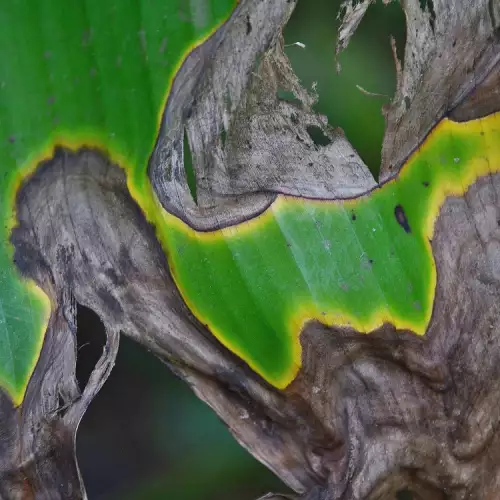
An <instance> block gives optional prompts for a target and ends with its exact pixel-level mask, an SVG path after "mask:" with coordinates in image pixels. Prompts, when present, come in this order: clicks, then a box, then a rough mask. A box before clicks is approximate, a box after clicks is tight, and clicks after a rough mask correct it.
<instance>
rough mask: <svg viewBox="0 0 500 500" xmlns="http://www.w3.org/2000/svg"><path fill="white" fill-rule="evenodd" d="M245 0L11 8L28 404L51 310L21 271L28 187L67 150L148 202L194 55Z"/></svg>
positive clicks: (8, 177) (4, 35)
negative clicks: (169, 111)
mask: <svg viewBox="0 0 500 500" xmlns="http://www.w3.org/2000/svg"><path fill="white" fill-rule="evenodd" d="M234 5H235V0H208V1H206V2H197V1H194V0H192V1H188V0H168V1H164V0H150V1H148V2H138V1H137V0H120V1H109V0H105V1H102V0H78V1H77V0H74V1H71V2H65V1H62V0H6V1H5V2H3V3H2V6H1V7H0V25H1V26H2V30H1V32H0V54H2V63H1V65H0V154H1V158H2V161H1V164H0V172H1V177H0V178H1V183H0V190H1V191H0V192H1V194H0V196H1V204H0V210H1V217H2V218H3V224H2V225H1V226H0V243H1V244H0V274H1V281H0V386H2V387H3V388H4V389H5V390H6V391H7V392H8V393H9V394H10V396H11V397H12V399H13V401H14V402H15V403H16V404H19V403H20V402H21V401H22V398H23V395H24V392H25V390H26V386H27V383H28V380H29V377H30V375H31V373H32V371H33V369H34V366H35V363H36V360H37V359H38V355H39V352H40V349H41V345H42V341H43V335H44V332H45V329H46V326H47V322H48V316H49V313H50V304H49V301H48V299H47V297H46V296H45V294H43V292H41V290H40V289H38V288H37V287H36V285H35V284H34V283H32V282H27V281H26V280H23V279H21V277H20V275H19V273H18V272H17V270H16V269H15V267H14V265H13V248H12V246H11V245H10V244H9V237H10V231H11V229H12V227H13V225H14V224H15V218H14V216H13V215H14V213H13V207H14V202H15V194H16V191H17V189H18V187H19V185H20V182H21V180H22V179H23V178H25V177H26V176H27V175H29V173H31V172H32V171H33V170H34V169H35V168H36V166H37V165H38V164H39V162H40V161H42V160H44V159H47V158H50V157H51V156H52V155H53V151H54V147H55V146H56V145H61V146H65V147H68V148H71V149H77V148H79V147H83V146H89V147H97V148H99V149H101V150H102V151H104V152H106V153H107V154H108V155H109V157H110V158H111V159H112V160H113V161H115V162H117V163H118V164H119V165H121V166H122V167H123V168H125V169H126V171H127V174H128V184H129V188H130V189H131V192H132V193H133V194H134V195H135V197H136V198H137V199H139V198H141V200H142V202H143V203H142V205H143V207H144V206H147V205H148V203H150V200H151V199H150V194H151V193H150V191H149V189H150V187H149V183H148V181H147V176H146V168H147V160H148V157H149V154H150V153H151V151H152V148H153V144H154V141H155V138H156V135H157V132H158V127H159V121H160V117H161V113H162V111H163V107H164V103H165V99H166V96H167V93H168V89H169V85H170V83H171V81H172V78H173V76H174V74H175V72H176V71H177V69H178V67H179V66H180V64H181V62H182V60H183V57H184V56H185V55H186V53H187V52H189V50H191V49H192V48H193V46H194V45H196V44H198V43H201V42H202V41H203V40H204V39H205V38H206V37H207V36H208V35H209V34H210V33H211V32H213V30H214V29H216V27H217V26H219V25H220V24H221V22H223V21H224V20H225V19H227V17H228V15H229V14H230V12H231V11H232V9H233V8H234Z"/></svg>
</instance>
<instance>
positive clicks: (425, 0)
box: [420, 0, 436, 31]
mask: <svg viewBox="0 0 500 500" xmlns="http://www.w3.org/2000/svg"><path fill="white" fill-rule="evenodd" d="M420 8H421V9H422V10H423V11H424V12H428V13H429V15H430V23H431V28H432V31H434V24H435V23H436V11H435V10H434V1H433V0H420Z"/></svg>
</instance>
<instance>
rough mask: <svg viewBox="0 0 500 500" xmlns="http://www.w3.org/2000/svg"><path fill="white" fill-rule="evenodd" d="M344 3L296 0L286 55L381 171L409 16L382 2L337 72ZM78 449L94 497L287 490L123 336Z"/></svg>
mask: <svg viewBox="0 0 500 500" xmlns="http://www.w3.org/2000/svg"><path fill="white" fill-rule="evenodd" d="M166 1H168V0H166ZM197 1H200V2H202V1H204V0H197ZM339 4H340V2H339V1H338V0H300V1H299V4H298V7H297V9H296V10H295V12H294V14H293V17H292V18H291V20H290V22H289V24H288V26H287V28H286V31H285V42H286V44H293V43H294V42H297V41H298V42H302V43H304V44H305V45H306V48H305V49H301V48H299V47H297V46H294V45H291V46H288V47H287V48H286V51H287V54H288V56H289V57H290V59H291V61H292V65H293V68H294V70H295V71H296V73H297V74H298V76H299V77H300V79H301V80H302V82H303V85H304V86H305V87H307V88H309V89H310V88H311V87H312V85H313V84H315V85H316V89H317V91H318V93H319V101H318V103H317V106H316V109H317V111H318V112H320V113H322V114H325V115H326V116H327V117H328V120H329V123H330V124H331V125H332V126H334V127H341V128H342V129H343V130H344V132H345V134H346V136H347V137H348V139H349V140H350V141H351V143H352V144H353V145H354V147H355V148H356V149H357V150H358V151H359V153H360V154H361V156H362V158H363V159H364V160H365V162H366V163H367V164H368V166H369V167H370V169H371V170H372V172H374V174H375V175H376V174H377V172H378V169H379V163H380V147H381V143H382V136H383V130H384V120H383V117H382V114H381V107H382V106H383V105H384V104H388V103H389V102H390V98H391V96H392V95H393V94H394V90H395V83H396V75H395V67H394V62H393V58H392V52H391V47H390V36H391V35H392V36H394V37H395V38H396V40H397V46H398V52H399V54H400V57H402V52H403V44H404V16H403V13H402V11H401V8H400V6H399V3H398V2H394V3H392V4H390V5H389V6H384V5H383V4H382V2H381V0H378V2H377V3H376V4H375V5H374V6H372V7H371V8H370V9H369V11H368V14H367V16H366V17H365V18H364V19H363V21H362V23H361V26H360V29H359V31H358V32H357V34H356V35H355V37H354V38H353V40H352V42H351V45H350V46H349V48H348V49H347V50H346V51H345V52H344V53H343V54H342V56H341V57H340V63H341V65H342V72H341V73H340V74H337V72H336V62H335V41H336V31H337V27H338V20H337V15H338V9H339ZM315 82H316V83H315ZM357 85H359V86H361V87H362V88H363V89H365V90H366V91H368V92H371V93H376V94H382V97H380V96H379V97H374V96H369V95H367V94H366V93H364V92H362V91H361V90H360V89H359V88H358V87H357ZM384 96H385V97H384ZM78 316H79V317H78V320H79V325H78V336H79V347H78V349H79V350H78V353H79V361H78V367H77V374H78V377H79V380H80V381H81V382H82V383H85V379H86V378H87V377H88V375H89V374H90V371H91V370H92V367H93V366H94V364H95V362H96V361H97V359H98V357H99V355H100V352H101V350H102V345H103V343H104V340H105V339H104V331H103V327H102V325H101V323H100V321H99V319H98V318H97V316H95V315H94V314H93V313H92V312H91V311H88V310H86V309H85V308H79V315H78ZM77 453H78V459H79V464H80V468H81V471H82V475H83V478H84V481H85V484H86V487H87V493H88V495H89V499H90V500H157V499H158V500H159V499H162V500H163V499H168V500H170V499H171V500H216V499H217V500H234V499H238V500H256V499H257V498H259V496H261V495H263V494H265V493H267V492H268V491H271V490H272V491H279V492H284V491H286V487H285V486H284V485H283V484H281V483H280V481H279V480H278V479H277V478H275V477H274V476H273V474H272V473H271V472H269V471H268V470H267V469H266V468H265V467H264V466H263V465H261V464H260V463H258V462H257V461H256V460H255V459H254V458H252V457H251V456H250V455H249V454H248V453H247V452H246V451H245V450H244V449H243V448H241V447H240V446H239V445H238V444H237V443H236V441H235V440H234V439H233V437H232V436H231V435H230V434H229V432H228V431H227V429H226V428H225V426H224V424H223V423H222V422H221V421H220V420H219V419H218V418H217V417H216V416H215V415H214V414H213V413H212V412H211V411H210V410H209V408H208V407H207V406H205V405H204V404H203V403H202V402H201V401H199V400H198V399H196V397H195V396H194V395H193V394H191V392H190V391H189V389H188V387H187V386H186V385H185V384H184V383H182V382H181V381H180V380H178V379H177V378H176V377H175V376H173V375H172V374H171V373H170V372H169V371H168V369H167V368H166V366H164V365H163V364H162V362H161V361H159V360H158V359H156V358H155V357H154V356H153V355H151V354H149V353H148V352H146V351H145V350H144V349H143V348H142V347H141V346H139V345H136V344H134V343H133V342H132V341H130V340H129V339H128V338H126V337H122V340H121V345H120V351H119V354H118V360H117V363H116V367H115V369H114V370H113V372H112V374H111V376H110V378H109V380H108V381H107V383H106V384H105V386H104V388H103V389H102V391H101V392H100V393H99V394H98V396H97V398H96V399H95V400H94V402H93V403H92V405H91V406H90V408H89V410H88V412H87V414H86V415H85V417H84V419H83V421H82V424H81V425H80V430H79V434H78V441H77Z"/></svg>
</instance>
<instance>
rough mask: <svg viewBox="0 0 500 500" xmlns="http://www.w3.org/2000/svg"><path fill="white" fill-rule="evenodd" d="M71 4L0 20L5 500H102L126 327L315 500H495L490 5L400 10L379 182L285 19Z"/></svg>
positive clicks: (495, 249) (499, 209) (248, 12)
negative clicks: (93, 417) (88, 349)
mask: <svg viewBox="0 0 500 500" xmlns="http://www.w3.org/2000/svg"><path fill="white" fill-rule="evenodd" d="M56 3H57V4H58V6H57V8H56V7H54V4H53V3H49V2H37V1H30V2H19V3H14V2H12V3H8V5H6V6H3V7H0V16H1V17H0V19H2V26H3V27H5V29H4V30H3V31H2V32H1V33H0V53H1V54H2V56H3V64H2V65H0V67H1V70H0V71H2V73H1V75H0V82H2V83H1V85H0V104H2V106H1V107H0V131H1V136H3V137H4V138H5V140H4V142H3V144H2V145H1V146H0V150H1V151H2V153H3V163H2V166H1V167H0V168H1V169H2V172H3V178H2V182H1V183H0V189H2V200H3V202H2V206H1V210H2V214H3V217H4V225H2V226H1V228H0V239H2V241H3V243H4V244H3V245H2V246H0V248H1V253H0V269H1V272H2V280H3V281H2V282H1V283H2V286H0V302H1V305H2V308H0V311H1V315H0V324H1V325H2V326H1V327H0V386H1V387H2V389H3V390H2V391H1V392H0V431H1V432H0V498H6V499H21V498H22V499H24V498H36V499H50V500H54V499H78V498H85V494H84V488H83V485H82V484H81V479H80V477H79V471H78V467H77V465H76V461H75V458H74V442H75V435H76V431H77V427H78V424H79V422H80V420H81V418H82V416H83V414H84V412H85V410H86V408H87V407H88V405H89V403H90V402H91V400H92V399H93V397H94V396H95V394H96V393H97V391H98V390H99V388H100V387H101V386H102V384H103V383H104V382H105V380H106V378H107V376H108V375H109V373H110V371H111V369H112V367H113V363H114V360H115V356H116V353H117V349H118V342H119V335H120V332H122V333H124V334H126V335H129V336H131V337H132V338H134V339H135V340H137V341H138V342H140V343H141V344H143V345H145V346H147V348H148V349H150V350H151V351H152V352H154V354H156V355H157V356H158V357H160V358H161V359H162V360H164V361H165V362H166V363H167V364H168V365H169V366H170V368H171V369H172V370H173V371H174V372H175V373H176V374H178V375H179V376H180V377H181V378H183V379H184V380H185V381H186V382H188V384H190V386H191V387H192V388H193V390H194V391H195V393H196V394H197V395H198V396H199V397H200V398H201V399H203V400H204V401H206V402H207V403H208V404H209V405H210V406H211V407H212V408H213V410H214V411H215V412H216V413H217V414H218V415H219V416H220V417H221V418H222V419H223V420H224V421H225V422H226V424H227V425H228V426H229V428H230V430H231V431H232V433H233V434H234V435H235V436H236V438H237V439H238V440H239V442H240V443H241V444H242V445H243V446H245V447H246V448H247V449H248V450H249V451H250V452H251V453H252V454H253V455H254V456H255V457H257V458H258V459H259V460H261V461H262V462H264V463H265V464H266V465H267V466H268V467H269V468H271V469H272V470H273V471H274V472H275V473H276V474H277V475H278V476H279V477H280V478H282V479H283V481H284V482H286V483H287V484H288V485H289V486H290V487H291V488H292V489H293V490H294V491H295V492H296V493H297V495H298V496H299V497H300V498H304V499H307V500H349V499H352V500H374V499H381V500H382V499H394V498H397V499H400V498H403V496H404V495H410V494H412V495H414V497H415V498H422V499H452V500H455V499H456V500H458V499H476V498H481V499H489V498H492V499H493V498H497V497H498V496H499V495H500V487H499V486H498V484H499V482H500V451H498V450H500V447H499V446H498V440H499V435H498V432H497V427H498V423H499V420H500V412H499V411H498V410H497V406H498V403H499V400H500V390H499V389H498V388H497V385H498V384H497V381H498V378H499V370H500V360H499V357H500V337H499V332H500V325H499V322H498V308H499V307H500V306H499V304H500V301H499V298H500V229H499V228H500V223H499V221H500V204H499V202H498V189H499V188H500V180H499V179H500V177H499V172H500V91H499V83H500V69H499V68H500V66H499V64H500V63H499V59H500V41H499V38H498V25H499V13H500V3H499V1H498V0H490V1H487V0H434V2H432V5H431V6H430V5H427V6H426V7H425V6H424V7H422V6H421V5H420V1H418V0H402V6H403V8H404V11H405V14H406V19H407V41H406V47H405V57H404V63H403V64H402V63H401V62H399V61H398V59H397V56H396V55H395V61H396V66H397V71H398V74H397V76H398V86H397V92H396V95H395V97H394V99H393V101H392V102H391V104H390V105H389V106H387V108H386V109H384V113H385V117H386V122H387V126H386V134H385V138H384V144H383V149H382V165H381V174H380V179H379V181H378V182H377V181H375V180H374V179H373V177H372V175H371V174H370V172H369V170H368V169H367V167H366V166H365V165H364V163H363V161H362V160H361V158H360V157H359V156H358V154H357V153H356V151H354V149H353V148H352V147H351V145H350V144H349V142H348V140H347V138H346V137H344V135H343V134H342V133H340V132H339V131H336V130H333V129H332V128H331V127H329V125H328V124H327V121H326V119H325V118H324V117H322V116H319V115H317V114H316V113H315V112H314V111H313V105H314V102H315V96H312V95H310V94H309V93H308V92H306V91H305V90H304V89H303V88H302V87H301V85H300V83H299V81H298V79H297V77H296V76H295V75H294V73H293V71H292V70H291V68H290V65H289V62H288V60H287V58H286V56H285V55H284V52H283V46H282V38H281V31H282V28H283V26H284V25H285V23H286V21H287V19H288V17H289V16H290V14H291V12H292V10H293V8H294V5H295V2H294V1H293V0H259V1H257V0H241V1H240V2H239V3H238V4H237V5H234V4H233V1H232V0H206V1H199V2H190V3H188V2H182V1H180V0H178V1H177V0H176V1H174V0H167V1H164V2H158V3H151V2H148V3H146V2H145V3H143V4H141V10H140V15H139V16H138V15H137V12H138V11H137V9H135V8H133V7H132V6H131V5H129V4H128V3H127V2H125V1H123V2H104V3H103V2H97V1H95V2H94V1H90V0H89V1H87V2H85V3H81V2H76V3H75V6H72V7H71V9H69V8H68V7H67V6H66V4H65V3H64V2H56ZM371 3H372V1H371V0H364V1H362V2H359V3H356V2H354V3H352V4H351V2H350V1H348V2H346V3H345V4H344V9H343V16H344V18H343V23H342V26H341V29H340V33H339V43H338V46H339V50H341V49H343V48H345V46H346V45H347V44H348V42H349V39H350V37H351V36H352V34H353V33H354V30H355V29H356V27H357V26H358V25H359V22H360V21H361V19H362V17H363V15H364V13H365V12H366V10H367V9H368V7H369V5H370V4H371ZM188 4H189V5H188ZM134 9H135V10H134ZM13 40H14V41H15V43H13ZM37 40H43V41H44V42H43V43H42V44H40V43H37V42H36V41H37ZM332 64H333V61H332ZM278 91H285V92H290V93H293V95H294V96H295V97H296V98H297V100H298V103H295V102H288V101H285V100H281V99H279V98H278ZM361 126H363V125H362V124H361ZM315 138H316V140H315ZM318 138H319V139H318ZM186 146H187V148H186ZM186 154H189V156H190V160H189V162H188V161H187V159H186ZM190 162H192V170H190V168H187V166H186V164H187V163H190ZM76 303H79V304H83V305H85V306H86V307H89V308H91V309H92V310H94V311H95V312H97V313H98V314H99V316H100V317H101V318H102V320H103V322H104V324H105V326H106V332H107V344H106V348H105V349H104V352H103V354H102V357H101V359H100V360H99V362H98V363H97V365H96V367H95V369H94V371H93V372H92V374H91V376H90V379H89V381H88V383H87V385H86V386H85V388H79V387H78V384H77V382H76V378H75V363H76V352H75V345H76V338H75V336H76V323H75V322H76V311H75V309H76V308H75V304H76ZM367 334H368V335H367ZM402 495H403V496H402ZM273 498H276V499H278V498H281V497H280V496H279V495H277V496H274V497H273Z"/></svg>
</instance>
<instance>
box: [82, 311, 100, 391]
mask: <svg viewBox="0 0 500 500" xmlns="http://www.w3.org/2000/svg"><path fill="white" fill-rule="evenodd" d="M76 324H77V347H76V349H77V351H76V379H77V381H78V387H79V388H80V391H81V392H83V390H84V389H85V387H86V385H87V383H88V381H89V378H90V375H91V374H92V371H93V370H94V367H95V365H96V364H97V362H98V361H99V358H100V357H101V355H102V352H103V349H104V347H105V345H106V330H105V328H104V324H103V322H102V321H101V318H99V316H98V315H97V314H96V313H95V312H94V311H92V309H89V308H88V307H85V306H82V305H80V304H77V310H76Z"/></svg>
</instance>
